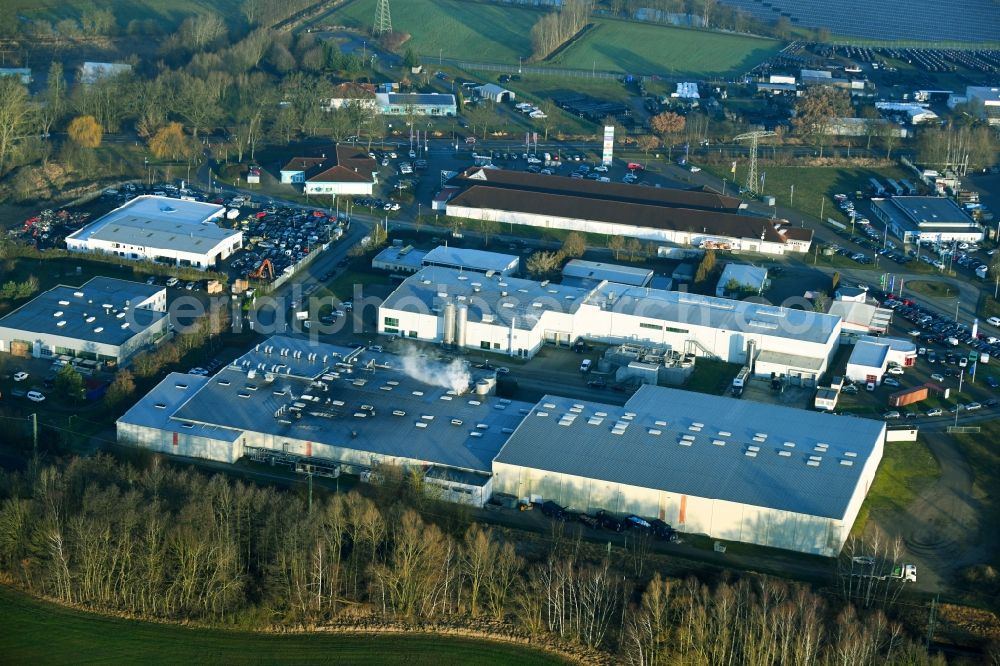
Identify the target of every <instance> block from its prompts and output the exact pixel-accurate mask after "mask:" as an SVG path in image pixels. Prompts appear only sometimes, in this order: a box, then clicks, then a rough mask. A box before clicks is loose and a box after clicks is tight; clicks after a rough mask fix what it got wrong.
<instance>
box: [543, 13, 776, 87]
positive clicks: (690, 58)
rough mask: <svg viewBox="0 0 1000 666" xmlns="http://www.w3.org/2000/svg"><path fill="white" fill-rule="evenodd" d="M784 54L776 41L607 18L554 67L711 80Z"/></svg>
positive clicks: (599, 21)
mask: <svg viewBox="0 0 1000 666" xmlns="http://www.w3.org/2000/svg"><path fill="white" fill-rule="evenodd" d="M780 49H781V43H780V42H778V41H775V40H772V39H765V38H760V37H749V36H745V35H727V34H723V33H717V32H708V31H704V30H688V29H684V28H674V27H669V26H662V25H655V24H651V23H637V22H633V21H621V20H617V19H607V18H602V19H597V20H595V21H594V27H593V28H591V29H590V30H589V31H587V33H585V34H584V35H583V36H582V38H581V39H580V40H579V41H578V42H576V43H574V44H572V45H571V46H570V47H569V48H567V49H566V50H565V51H562V52H560V53H559V54H557V55H556V56H555V58H554V59H553V63H554V64H557V65H561V66H563V67H570V68H574V69H591V68H594V67H596V68H597V69H598V70H606V71H616V72H629V73H633V74H673V75H709V76H710V75H719V74H726V73H733V72H735V73H738V72H745V71H747V70H749V69H750V68H752V67H754V66H755V65H757V64H759V63H760V62H762V61H764V60H765V59H767V58H768V57H769V56H771V55H773V54H774V53H776V52H777V51H778V50H780Z"/></svg>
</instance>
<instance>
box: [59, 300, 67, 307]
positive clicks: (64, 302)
mask: <svg viewBox="0 0 1000 666" xmlns="http://www.w3.org/2000/svg"><path fill="white" fill-rule="evenodd" d="M59 305H62V306H66V305H69V301H59Z"/></svg>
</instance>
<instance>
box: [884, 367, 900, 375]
mask: <svg viewBox="0 0 1000 666" xmlns="http://www.w3.org/2000/svg"><path fill="white" fill-rule="evenodd" d="M887 372H888V373H889V374H890V375H901V374H903V368H901V367H899V366H898V365H894V366H892V367H891V368H889V369H888V370H887Z"/></svg>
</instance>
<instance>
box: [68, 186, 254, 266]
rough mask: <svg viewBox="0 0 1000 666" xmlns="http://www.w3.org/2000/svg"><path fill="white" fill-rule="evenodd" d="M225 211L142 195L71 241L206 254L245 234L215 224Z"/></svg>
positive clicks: (189, 202) (183, 201)
mask: <svg viewBox="0 0 1000 666" xmlns="http://www.w3.org/2000/svg"><path fill="white" fill-rule="evenodd" d="M225 210H226V209H225V207H224V206H217V205H215V204H208V203H202V202H200V201H187V200H184V199H172V198H170V197H158V196H152V195H142V196H139V197H136V198H135V199H132V200H131V201H129V202H128V203H126V204H124V205H122V206H119V207H118V208H116V209H114V210H113V211H111V212H109V213H107V214H106V215H103V216H101V217H100V218H98V219H96V220H94V221H93V222H92V223H90V224H88V225H87V226H85V227H84V228H82V229H80V230H79V231H76V232H74V233H72V234H70V235H69V236H68V238H70V239H73V240H79V241H87V240H90V239H95V240H104V241H109V242H116V243H124V244H126V245H136V246H140V247H152V248H163V249H170V250H176V251H179V252H194V253H203V252H208V251H210V250H211V249H213V248H214V247H215V246H217V245H218V244H219V243H220V242H222V241H224V240H226V239H228V238H231V237H233V236H238V235H242V232H241V231H237V230H234V229H223V228H222V227H219V226H217V225H216V224H215V223H214V222H212V220H214V219H217V218H218V217H220V216H221V215H222V214H223V213H224V212H225Z"/></svg>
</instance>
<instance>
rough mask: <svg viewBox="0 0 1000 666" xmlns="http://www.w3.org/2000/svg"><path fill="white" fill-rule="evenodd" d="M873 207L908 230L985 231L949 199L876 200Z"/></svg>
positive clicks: (940, 231)
mask: <svg viewBox="0 0 1000 666" xmlns="http://www.w3.org/2000/svg"><path fill="white" fill-rule="evenodd" d="M872 205H874V206H875V207H876V208H878V210H880V211H881V212H882V213H883V214H884V215H885V216H887V217H888V218H889V219H890V220H892V222H893V223H894V224H896V225H898V226H899V227H901V228H903V229H905V230H906V231H913V232H921V233H935V232H939V233H949V232H950V233H954V232H956V231H958V232H961V231H964V230H966V229H967V230H968V231H969V232H975V231H980V232H981V231H982V229H980V227H979V226H978V225H976V223H975V222H974V221H973V219H972V218H971V217H969V216H968V215H966V213H965V211H963V210H962V209H961V208H960V207H959V206H958V204H956V203H955V202H954V201H952V200H951V199H948V198H946V197H930V196H912V197H892V198H891V199H873V200H872Z"/></svg>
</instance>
